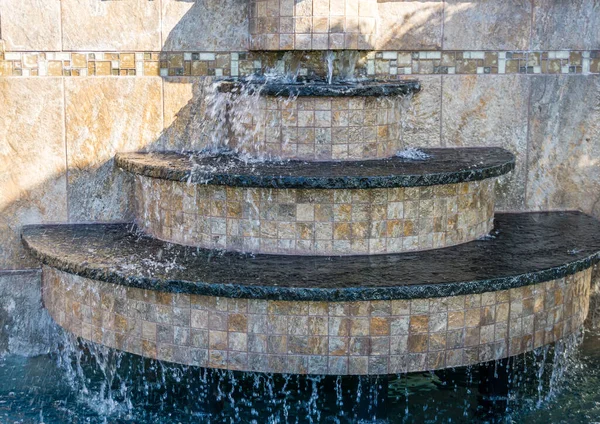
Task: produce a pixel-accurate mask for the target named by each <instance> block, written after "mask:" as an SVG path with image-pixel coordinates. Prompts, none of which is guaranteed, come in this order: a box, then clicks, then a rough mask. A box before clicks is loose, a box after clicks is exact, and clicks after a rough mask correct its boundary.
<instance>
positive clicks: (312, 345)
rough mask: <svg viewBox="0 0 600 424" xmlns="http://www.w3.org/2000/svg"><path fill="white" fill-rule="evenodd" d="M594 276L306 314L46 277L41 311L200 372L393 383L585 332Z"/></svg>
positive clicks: (285, 305)
mask: <svg viewBox="0 0 600 424" xmlns="http://www.w3.org/2000/svg"><path fill="white" fill-rule="evenodd" d="M590 281H591V269H587V270H585V271H582V272H579V273H577V274H575V275H571V276H569V277H566V278H562V279H558V280H553V281H548V282H545V283H539V284H535V285H530V286H524V287H520V288H516V289H510V290H504V291H498V292H486V293H482V294H475V295H463V296H452V297H445V298H424V299H412V300H388V301H356V302H308V301H298V302H290V301H275V300H271V301H267V300H248V299H228V298H222V297H210V296H196V295H188V294H173V293H164V292H158V291H152V290H143V289H136V288H126V287H123V286H120V285H116V284H110V283H104V282H100V281H97V280H90V279H86V278H83V277H79V276H76V275H73V274H68V273H65V272H62V271H58V270H56V269H54V268H49V267H47V266H44V268H43V299H44V303H45V306H46V308H47V309H48V311H49V312H50V315H51V316H52V317H53V318H54V320H55V321H56V322H57V323H58V324H59V325H60V326H62V327H63V328H65V329H66V330H68V331H70V332H71V333H73V334H75V335H77V336H79V337H82V338H84V339H86V340H91V341H93V342H95V343H99V344H103V345H106V346H110V347H113V348H116V349H119V350H124V351H127V352H130V353H134V354H137V355H141V356H145V357H149V358H154V359H159V360H164V361H168V362H176V363H182V364H187V365H193V366H200V367H210V368H221V369H233V370H242V371H257V372H270V373H294V374H335V375H365V374H371V375H375V374H395V373H401V372H417V371H426V370H435V369H442V368H449V367H458V366H465V365H471V364H476V363H480V362H487V361H492V360H495V359H501V358H505V357H508V356H514V355H519V354H522V353H525V352H528V351H531V350H532V349H534V348H537V347H540V346H543V345H546V344H550V343H553V342H555V341H557V340H559V339H561V338H563V337H566V336H568V335H569V334H572V333H574V332H576V331H579V329H580V328H581V325H582V324H583V321H584V319H585V317H586V316H587V313H588V308H589V295H590Z"/></svg>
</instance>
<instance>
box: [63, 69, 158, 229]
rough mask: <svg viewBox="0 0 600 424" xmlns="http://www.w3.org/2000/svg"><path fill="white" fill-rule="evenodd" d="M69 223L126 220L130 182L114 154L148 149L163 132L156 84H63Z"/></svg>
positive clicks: (115, 80)
mask: <svg viewBox="0 0 600 424" xmlns="http://www.w3.org/2000/svg"><path fill="white" fill-rule="evenodd" d="M65 98H66V140H67V163H68V167H69V178H68V192H69V219H70V220H72V221H109V220H123V219H127V218H129V217H130V203H131V202H130V198H129V194H130V193H132V185H131V184H132V179H131V178H130V176H128V175H126V174H125V173H124V172H122V171H121V170H119V169H117V168H116V167H115V166H114V164H113V157H114V155H115V154H116V153H117V152H123V151H138V150H144V149H148V150H150V149H152V148H153V144H154V143H156V142H157V140H158V137H159V135H160V131H161V129H162V108H161V103H162V102H161V80H160V79H159V78H155V77H148V78H82V79H79V78H78V79H66V80H65Z"/></svg>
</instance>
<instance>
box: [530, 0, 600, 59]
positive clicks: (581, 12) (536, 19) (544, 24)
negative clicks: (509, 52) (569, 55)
mask: <svg viewBox="0 0 600 424" xmlns="http://www.w3.org/2000/svg"><path fill="white" fill-rule="evenodd" d="M598 48H600V2H598V0H569V1H547V0H534V1H533V31H532V42H531V49H533V50H541V49H549V50H553V49H554V50H569V49H573V50H575V49H580V50H585V49H598Z"/></svg>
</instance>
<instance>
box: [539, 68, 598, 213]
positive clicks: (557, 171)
mask: <svg viewBox="0 0 600 424" xmlns="http://www.w3.org/2000/svg"><path fill="white" fill-rule="evenodd" d="M531 84H532V86H531V123H530V131H529V132H530V140H529V145H530V147H529V164H528V165H529V172H528V182H527V207H528V208H531V209H579V210H582V211H584V212H586V213H588V214H592V215H594V216H595V217H597V218H600V159H599V158H600V76H596V75H594V76H566V75H556V76H544V77H541V76H540V77H534V78H532V79H531Z"/></svg>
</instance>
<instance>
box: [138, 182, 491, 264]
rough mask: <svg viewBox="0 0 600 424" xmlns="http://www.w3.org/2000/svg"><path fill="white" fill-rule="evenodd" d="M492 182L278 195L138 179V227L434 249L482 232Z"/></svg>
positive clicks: (285, 244) (237, 239)
mask: <svg viewBox="0 0 600 424" xmlns="http://www.w3.org/2000/svg"><path fill="white" fill-rule="evenodd" d="M493 187H494V180H484V181H476V182H471V183H461V184H449V185H440V186H430V187H414V188H391V189H368V190H304V189H298V190H282V189H262V188H259V189H257V188H241V187H223V186H212V185H204V184H187V183H179V182H173V181H167V180H160V179H154V178H147V177H142V176H136V189H135V193H136V199H137V212H136V217H137V222H138V224H139V225H140V227H141V228H142V230H143V231H145V232H147V233H149V234H151V235H153V236H155V237H158V238H160V239H163V240H167V241H172V242H175V243H180V244H186V245H192V246H201V247H205V248H211V249H212V248H216V249H227V250H237V251H250V252H254V253H281V254H304V255H330V254H334V255H352V254H378V253H397V252H404V251H415V250H424V249H434V248H435V249H437V248H440V247H445V246H451V245H455V244H459V243H465V242H467V241H471V240H475V239H477V238H478V237H481V236H483V235H485V234H488V233H489V231H490V230H491V229H492V226H493V218H494V215H493V214H494V191H493Z"/></svg>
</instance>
